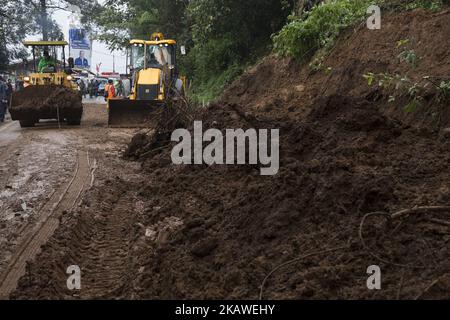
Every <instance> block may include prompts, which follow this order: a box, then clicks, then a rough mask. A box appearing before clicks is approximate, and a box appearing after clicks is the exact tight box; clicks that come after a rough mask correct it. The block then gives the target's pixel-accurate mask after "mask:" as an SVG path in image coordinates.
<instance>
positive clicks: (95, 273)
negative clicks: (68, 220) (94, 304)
mask: <svg viewBox="0 0 450 320" xmlns="http://www.w3.org/2000/svg"><path fill="white" fill-rule="evenodd" d="M109 200H110V201H108V204H107V205H106V206H104V207H103V208H101V212H100V213H99V214H96V215H95V216H93V215H92V214H86V215H84V216H82V217H81V218H80V220H79V221H78V225H77V227H76V228H74V234H72V236H71V238H70V239H68V240H69V242H70V243H69V244H68V246H69V247H71V260H72V261H73V263H75V264H78V265H79V266H80V268H81V270H82V272H81V286H82V287H81V290H80V291H79V292H77V293H75V294H74V295H73V297H74V298H79V299H108V298H109V299H110V298H114V299H120V298H127V297H129V292H130V290H129V287H130V286H131V282H132V277H133V276H134V275H135V274H134V273H133V271H132V270H133V266H132V256H131V255H130V252H131V248H130V243H132V241H131V239H132V237H133V234H134V232H133V219H132V217H133V215H132V214H131V213H130V211H129V209H130V202H129V198H128V197H126V196H125V197H124V196H123V195H116V196H113V199H109ZM111 200H112V201H111ZM62 280H63V279H61V281H59V283H64V281H62Z"/></svg>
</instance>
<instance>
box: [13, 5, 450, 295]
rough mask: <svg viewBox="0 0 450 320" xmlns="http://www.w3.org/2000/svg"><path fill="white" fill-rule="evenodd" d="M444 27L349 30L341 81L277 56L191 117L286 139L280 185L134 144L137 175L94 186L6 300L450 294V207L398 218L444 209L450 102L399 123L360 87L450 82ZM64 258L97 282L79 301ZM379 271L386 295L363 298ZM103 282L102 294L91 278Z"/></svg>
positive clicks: (330, 60)
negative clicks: (373, 269) (408, 51)
mask: <svg viewBox="0 0 450 320" xmlns="http://www.w3.org/2000/svg"><path fill="white" fill-rule="evenodd" d="M448 21H450V11H449V10H447V11H442V12H440V13H429V12H426V11H423V10H416V11H413V12H407V13H401V14H394V15H391V16H387V17H385V18H384V20H383V26H384V27H383V29H382V30H379V31H370V30H367V29H365V27H362V26H361V27H358V28H356V30H353V29H351V30H348V31H347V32H345V33H344V34H343V35H342V36H341V37H340V39H339V41H338V42H337V44H336V46H335V48H334V49H333V51H332V52H331V53H330V54H329V55H328V56H327V58H326V59H325V60H324V65H325V66H327V67H330V68H331V73H327V72H323V71H319V72H312V71H311V70H310V68H309V67H308V66H307V65H306V66H305V65H299V64H298V63H297V62H295V61H293V60H290V59H281V58H277V57H274V56H270V57H267V58H266V59H265V60H263V61H262V62H261V63H260V64H258V65H257V66H255V67H254V68H252V69H251V70H249V71H248V72H247V73H246V74H245V75H243V76H242V77H241V78H240V79H239V80H237V81H236V82H235V83H233V84H232V85H231V86H230V88H229V89H228V90H227V91H226V92H225V94H224V95H223V97H222V98H221V99H220V101H219V102H217V103H215V104H213V105H211V106H210V107H208V108H207V109H205V110H204V111H203V112H202V113H201V115H200V116H199V117H198V118H196V119H197V120H202V121H203V127H204V130H205V129H206V128H211V127H215V128H219V129H226V128H243V129H245V128H266V129H270V128H278V129H280V171H279V173H278V174H277V175H274V176H266V177H264V176H260V174H259V168H258V167H255V166H206V165H195V166H194V165H190V166H174V165H172V162H171V158H170V154H171V144H170V143H169V144H168V145H166V146H164V144H163V145H162V147H161V143H159V142H160V141H165V140H164V139H155V138H154V136H147V135H144V134H140V135H137V136H135V137H134V138H133V141H132V143H131V144H130V145H129V146H128V155H129V156H132V157H134V158H138V159H139V160H140V162H141V164H142V171H140V172H136V171H133V170H134V169H133V170H132V169H127V168H121V169H120V170H118V169H117V174H114V175H113V176H111V177H109V178H106V177H105V176H104V177H103V178H102V179H101V180H100V181H98V183H97V184H96V187H95V189H94V190H93V192H91V193H90V194H88V195H87V196H86V198H85V199H84V204H83V206H82V207H81V208H79V210H78V211H77V213H76V214H75V215H73V216H66V217H64V221H63V223H62V227H61V228H60V229H59V230H58V231H57V232H56V234H55V236H54V237H53V238H52V239H51V240H50V241H49V243H48V244H47V245H46V246H45V247H44V249H43V252H42V254H41V256H40V258H38V259H37V260H36V261H35V262H33V263H31V264H30V265H29V266H28V269H27V274H26V275H25V276H24V277H23V278H22V279H21V282H20V286H19V288H18V290H16V291H15V292H14V293H13V295H12V297H13V298H20V299H23V298H85V297H101V298H141V299H150V298H153V299H186V298H190V299H205V298H209V299H217V298H228V299H257V298H258V297H260V295H261V296H262V298H273V299H381V298H382V299H416V298H417V299H448V298H450V295H449V294H450V280H449V278H450V259H449V257H450V251H449V248H450V246H449V241H450V229H449V220H448V218H449V213H450V210H448V209H445V208H444V209H441V210H428V209H424V210H422V211H418V212H412V213H410V214H404V215H402V216H400V217H394V218H389V216H390V214H392V213H395V212H397V211H400V210H403V209H410V208H414V207H423V206H433V207H435V206H443V207H447V206H450V186H449V181H450V134H449V133H448V130H445V128H446V126H448V125H449V124H450V117H449V115H448V112H447V110H448V106H449V103H448V101H447V102H442V103H440V104H436V103H435V101H436V100H433V98H432V96H435V95H436V94H437V93H436V92H430V93H429V95H430V100H426V101H425V103H424V104H423V106H422V107H421V108H419V109H418V110H416V111H415V112H412V113H405V111H404V110H403V106H404V100H403V98H404V97H403V98H402V99H398V100H396V101H395V102H393V103H389V102H388V100H389V96H388V95H387V94H386V93H384V92H382V91H380V90H379V89H377V88H374V87H369V86H368V85H367V81H366V80H365V79H364V78H363V75H364V74H366V73H367V72H390V73H398V74H408V76H409V77H410V78H411V79H422V78H423V77H424V76H431V77H436V78H438V79H446V78H448V77H449V75H450V38H449V37H448V35H449V34H450V25H449V24H448ZM430 35H432V36H430ZM403 39H411V40H412V43H413V44H415V46H414V49H415V50H416V51H417V54H418V56H419V57H420V59H419V62H418V66H417V67H416V68H414V69H412V68H411V67H410V66H408V65H405V64H404V63H402V62H400V61H399V59H398V55H399V49H398V48H397V42H398V41H399V40H403ZM377 90H378V91H377ZM374 92H375V93H376V94H377V95H378V98H376V99H374V98H373V97H374V96H375V94H374ZM432 102H433V103H432ZM436 114H437V115H438V117H436ZM436 119H439V121H436ZM155 143H156V144H155ZM113 163H114V162H113ZM111 170H113V169H111ZM111 172H114V171H111ZM126 172H128V174H125V173H126ZM116 204H117V205H116ZM388 215H389V216H388ZM91 238H93V239H94V240H93V242H90V239H91ZM86 248H89V250H87V249H86ZM93 248H98V249H93ZM86 250H87V251H86ZM95 250H100V251H95ZM102 250H105V251H102ZM85 252H88V253H89V254H85ZM113 252H117V255H116V256H114V254H113ZM68 263H71V264H72V263H74V264H78V265H80V266H81V267H82V270H83V271H82V272H86V273H87V276H86V277H87V279H88V280H87V284H86V288H85V291H83V290H82V291H81V292H80V293H75V294H74V293H73V292H70V291H68V290H67V289H66V288H65V281H66V279H67V277H66V276H67V275H66V274H65V272H64V271H65V269H64V268H65V266H66V265H67V264H68ZM371 265H378V266H380V268H381V272H382V289H381V290H369V289H368V288H367V285H366V283H367V278H368V276H369V275H368V274H367V268H368V267H369V266H371ZM96 272H101V274H102V276H101V277H104V278H105V279H106V280H105V281H104V285H102V282H96V283H95V284H94V283H92V281H93V280H92V279H94V278H95V277H93V274H97V273H96ZM108 275H109V276H108ZM269 275H270V277H269ZM97 276H98V277H100V275H98V274H97ZM101 277H100V279H102V278H101ZM265 280H266V281H265ZM263 284H264V287H263V289H262V292H261V286H262V285H263Z"/></svg>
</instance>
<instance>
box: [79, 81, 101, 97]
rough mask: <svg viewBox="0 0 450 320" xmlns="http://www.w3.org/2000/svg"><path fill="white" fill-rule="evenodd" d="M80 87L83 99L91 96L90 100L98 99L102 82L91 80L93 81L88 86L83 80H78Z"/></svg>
mask: <svg viewBox="0 0 450 320" xmlns="http://www.w3.org/2000/svg"><path fill="white" fill-rule="evenodd" d="M78 87H79V88H80V92H81V94H82V95H83V98H84V97H85V96H86V95H87V94H89V98H91V99H92V98H94V97H96V98H97V97H98V92H99V87H100V81H98V80H97V79H91V81H89V82H88V84H87V86H86V83H85V82H84V81H83V80H81V79H80V80H78Z"/></svg>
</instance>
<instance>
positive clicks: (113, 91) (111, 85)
mask: <svg viewBox="0 0 450 320" xmlns="http://www.w3.org/2000/svg"><path fill="white" fill-rule="evenodd" d="M100 84H101V82H100V81H99V80H97V79H91V80H90V81H88V83H87V85H86V83H85V82H84V81H83V80H81V79H80V80H78V87H79V88H80V92H81V94H82V96H83V98H84V97H86V95H88V94H89V98H91V99H92V98H94V97H95V98H97V97H98V96H99V95H100V91H101V90H100ZM123 95H124V85H123V82H122V80H116V81H113V80H112V79H110V80H108V82H107V83H106V84H105V87H104V92H103V96H104V98H105V99H113V98H115V97H120V96H123Z"/></svg>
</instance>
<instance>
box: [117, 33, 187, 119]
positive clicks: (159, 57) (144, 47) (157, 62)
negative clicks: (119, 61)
mask: <svg viewBox="0 0 450 320" xmlns="http://www.w3.org/2000/svg"><path fill="white" fill-rule="evenodd" d="M130 46H131V64H130V70H131V86H132V88H131V93H130V96H129V97H126V98H125V99H120V98H118V99H110V100H109V101H108V124H109V125H110V126H115V127H147V126H148V124H149V122H150V120H151V119H152V116H153V115H154V113H155V112H157V111H160V110H161V108H164V107H166V105H167V101H168V99H172V98H173V97H175V96H177V95H181V94H183V89H184V82H183V80H181V79H180V78H179V74H178V68H177V63H176V41H175V40H166V39H164V36H163V35H162V34H160V33H156V34H153V35H152V38H151V40H150V41H148V40H131V41H130Z"/></svg>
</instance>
